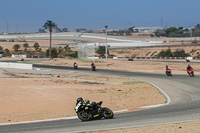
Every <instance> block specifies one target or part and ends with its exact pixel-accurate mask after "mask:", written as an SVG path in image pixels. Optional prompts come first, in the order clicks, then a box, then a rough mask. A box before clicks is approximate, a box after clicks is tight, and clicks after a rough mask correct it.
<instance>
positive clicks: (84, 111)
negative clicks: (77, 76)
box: [75, 101, 114, 121]
mask: <svg viewBox="0 0 200 133" xmlns="http://www.w3.org/2000/svg"><path fill="white" fill-rule="evenodd" d="M101 105H102V101H100V102H99V103H96V102H92V104H90V103H85V104H81V102H80V103H78V104H77V105H76V108H75V111H76V113H77V116H78V118H79V119H80V120H82V121H89V120H92V119H101V118H102V117H104V118H105V119H111V118H113V117H114V113H113V111H112V110H111V109H109V108H106V107H101Z"/></svg>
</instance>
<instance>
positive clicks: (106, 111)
mask: <svg viewBox="0 0 200 133" xmlns="http://www.w3.org/2000/svg"><path fill="white" fill-rule="evenodd" d="M102 111H103V117H104V118H105V119H111V118H113V117H114V113H113V111H112V110H111V109H109V108H106V107H103V108H102Z"/></svg>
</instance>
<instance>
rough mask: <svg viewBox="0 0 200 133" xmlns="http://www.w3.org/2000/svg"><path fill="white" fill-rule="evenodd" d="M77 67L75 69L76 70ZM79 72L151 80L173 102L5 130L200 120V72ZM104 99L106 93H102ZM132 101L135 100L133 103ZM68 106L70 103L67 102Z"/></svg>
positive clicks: (42, 132)
mask: <svg viewBox="0 0 200 133" xmlns="http://www.w3.org/2000/svg"><path fill="white" fill-rule="evenodd" d="M33 66H34V67H43V68H53V69H65V70H73V68H72V67H64V66H63V67H62V66H48V65H33ZM73 71H75V70H73ZM76 71H79V72H82V73H87V74H91V75H92V74H98V75H112V76H119V77H126V78H133V79H138V80H142V81H148V82H151V83H153V84H155V85H156V86H158V87H159V88H161V89H162V90H164V92H166V94H167V95H168V96H169V97H170V103H169V104H167V105H165V106H161V107H157V108H151V109H146V110H140V111H133V112H127V113H119V114H115V117H114V119H109V120H105V119H102V120H95V121H89V122H81V121H80V120H79V119H71V120H60V121H50V122H42V123H30V124H19V125H8V126H0V132H1V133H55V132H56V133H67V132H70V133H72V132H84V131H96V130H108V129H118V128H127V127H141V126H148V125H158V124H167V123H176V122H185V121H193V120H199V118H200V104H199V103H200V76H199V75H196V76H195V77H189V76H188V75H187V74H185V75H173V76H172V77H167V76H166V75H165V74H152V73H140V72H131V71H115V70H99V69H98V68H97V71H95V72H94V71H91V70H90V69H87V68H79V69H78V70H76ZM102 100H103V97H102ZM130 104H131V103H130ZM66 106H67V103H66Z"/></svg>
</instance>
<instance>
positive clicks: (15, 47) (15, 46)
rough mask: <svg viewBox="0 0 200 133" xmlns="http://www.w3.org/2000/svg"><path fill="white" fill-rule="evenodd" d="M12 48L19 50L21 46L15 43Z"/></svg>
mask: <svg viewBox="0 0 200 133" xmlns="http://www.w3.org/2000/svg"><path fill="white" fill-rule="evenodd" d="M12 48H13V49H14V52H18V51H19V49H20V48H21V46H20V45H19V44H15V45H14V46H13V47H12Z"/></svg>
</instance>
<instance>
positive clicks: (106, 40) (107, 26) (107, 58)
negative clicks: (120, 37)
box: [105, 25, 108, 66]
mask: <svg viewBox="0 0 200 133" xmlns="http://www.w3.org/2000/svg"><path fill="white" fill-rule="evenodd" d="M105 28H106V66H108V45H107V29H108V26H107V25H106V26H105Z"/></svg>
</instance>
